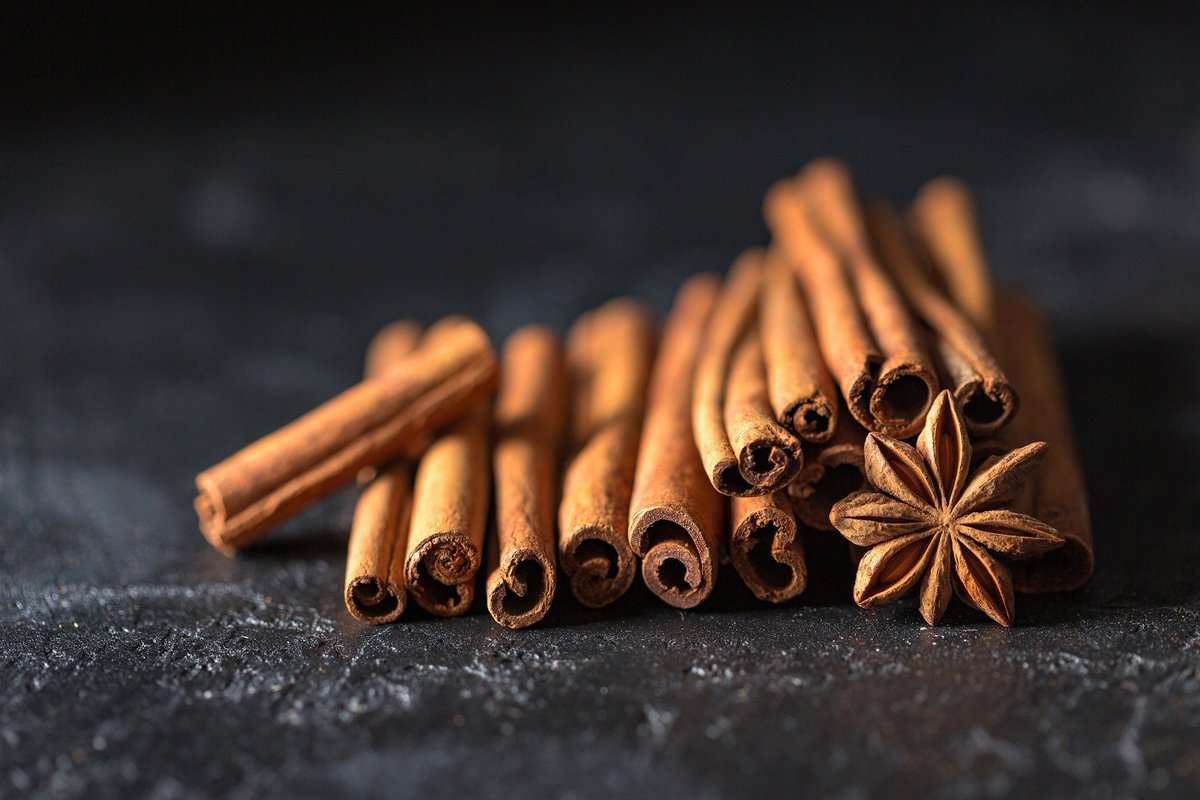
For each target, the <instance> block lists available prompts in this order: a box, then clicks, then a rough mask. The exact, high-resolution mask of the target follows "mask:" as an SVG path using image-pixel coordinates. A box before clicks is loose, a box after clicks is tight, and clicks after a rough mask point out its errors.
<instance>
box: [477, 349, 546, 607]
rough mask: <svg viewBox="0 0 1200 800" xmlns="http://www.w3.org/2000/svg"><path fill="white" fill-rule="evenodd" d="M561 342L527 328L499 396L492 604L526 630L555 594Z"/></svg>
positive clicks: (507, 357)
mask: <svg viewBox="0 0 1200 800" xmlns="http://www.w3.org/2000/svg"><path fill="white" fill-rule="evenodd" d="M565 405H566V371H565V367H564V364H563V353H562V345H561V344H560V343H559V341H558V337H557V336H556V335H555V334H554V333H553V332H552V331H550V330H549V329H547V328H543V327H540V326H527V327H525V328H521V329H520V330H518V331H517V332H516V333H514V334H513V335H512V336H511V337H509V340H508V342H507V344H506V345H505V347H504V355H503V363H502V367H501V375H500V391H499V394H498V396H497V398H496V411H495V438H496V442H495V449H494V451H493V455H492V464H493V470H494V474H495V482H496V546H495V548H494V549H493V556H492V570H491V574H490V575H489V576H488V579H487V606H488V611H489V612H490V613H491V615H492V618H493V619H495V620H496V622H498V623H500V624H501V625H504V626H506V627H509V628H525V627H528V626H530V625H533V624H534V623H536V622H538V621H540V620H541V619H542V618H543V617H544V616H546V612H547V611H549V610H550V604H551V603H552V602H553V600H554V591H555V585H556V576H555V568H554V527H553V526H554V503H555V499H556V498H555V496H554V494H555V470H556V467H557V463H556V461H557V458H556V456H557V452H558V448H559V439H560V437H561V436H562V429H563V423H564V420H565V417H566V409H565Z"/></svg>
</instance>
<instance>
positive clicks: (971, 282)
mask: <svg viewBox="0 0 1200 800" xmlns="http://www.w3.org/2000/svg"><path fill="white" fill-rule="evenodd" d="M909 218H910V220H911V222H912V225H913V228H914V229H915V230H916V233H917V235H918V237H919V238H920V239H921V241H922V242H923V243H924V245H925V247H926V248H927V249H928V252H929V255H930V260H931V261H932V262H933V264H934V266H937V267H940V268H941V269H940V274H941V278H942V280H943V281H944V282H945V286H946V290H947V293H948V294H949V296H950V297H951V298H952V299H953V300H954V302H955V304H956V305H957V306H958V307H959V308H961V309H962V312H963V313H964V314H965V315H966V316H967V318H968V319H969V320H971V322H972V323H973V324H974V326H975V328H976V329H977V330H978V331H979V332H980V333H981V334H982V335H983V337H984V339H985V340H987V341H988V342H990V343H992V344H993V345H995V344H996V342H995V339H994V337H995V334H996V300H995V291H994V289H993V286H992V277H991V270H990V269H989V268H988V265H987V260H986V259H985V258H984V254H983V246H982V244H981V243H980V238H979V225H978V222H977V220H976V216H975V204H974V201H973V200H972V199H971V193H970V191H969V190H968V189H967V186H966V184H964V183H963V182H962V181H960V180H958V179H957V178H950V177H942V178H934V179H933V180H931V181H929V182H928V183H926V184H925V185H924V186H923V187H921V189H920V191H919V192H917V196H916V199H915V200H913V203H912V207H911V208H910V209H909Z"/></svg>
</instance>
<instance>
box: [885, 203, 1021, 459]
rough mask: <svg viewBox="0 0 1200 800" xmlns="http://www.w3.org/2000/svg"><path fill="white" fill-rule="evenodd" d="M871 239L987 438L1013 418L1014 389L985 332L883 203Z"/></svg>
mask: <svg viewBox="0 0 1200 800" xmlns="http://www.w3.org/2000/svg"><path fill="white" fill-rule="evenodd" d="M867 220H868V228H869V230H870V233H871V239H872V241H873V243H874V244H875V248H876V250H877V252H878V253H879V256H880V260H881V261H882V263H883V264H884V265H885V266H886V268H887V269H888V270H889V272H890V273H891V275H892V277H893V278H894V279H895V281H896V284H897V285H898V286H899V287H900V290H901V291H902V292H903V293H904V296H905V297H906V298H907V300H908V302H909V303H910V304H911V305H912V307H913V308H914V309H916V311H917V313H918V314H920V316H921V317H922V318H923V319H924V320H925V322H926V323H927V324H928V325H929V327H930V328H932V329H933V333H934V341H935V346H936V349H937V352H938V354H939V356H940V360H941V364H942V371H943V376H944V377H945V379H946V380H947V382H948V383H949V384H950V386H949V388H950V389H951V390H952V391H953V393H954V400H955V402H956V403H958V407H959V408H960V409H961V410H962V413H963V420H964V421H965V422H966V424H967V429H968V430H969V431H970V432H971V433H972V434H974V435H976V436H990V435H993V434H995V433H996V431H998V430H999V429H1000V428H1002V427H1003V426H1004V425H1006V424H1008V421H1009V420H1010V419H1012V416H1013V414H1014V413H1016V410H1017V393H1016V391H1015V390H1014V389H1013V387H1012V385H1011V384H1010V383H1009V381H1008V378H1007V377H1006V376H1005V374H1004V371H1003V370H1001V369H1000V365H999V364H998V363H997V362H996V359H995V358H994V357H993V356H992V352H991V350H990V349H989V347H988V345H987V344H986V343H985V341H984V338H983V336H982V335H981V334H980V333H979V331H977V330H976V329H975V326H974V325H973V324H972V323H971V321H970V320H968V319H967V317H966V316H965V315H964V314H963V313H962V312H960V311H959V309H958V308H957V307H956V306H955V305H954V304H953V303H952V302H951V301H950V300H949V299H948V298H947V297H946V295H944V294H943V293H942V291H941V290H940V289H939V288H938V287H937V286H935V285H934V284H933V282H932V281H931V280H930V277H929V276H930V273H929V268H928V265H926V264H922V263H921V262H920V261H919V260H918V258H919V256H918V255H917V250H916V249H915V248H914V247H913V244H912V241H911V240H910V239H909V236H908V232H907V231H906V230H905V229H904V224H903V223H902V222H901V220H900V217H899V215H897V214H896V212H895V210H894V209H893V208H892V207H891V206H890V205H889V204H888V203H886V202H885V201H876V202H874V203H872V204H871V206H870V208H869V209H868V213H867Z"/></svg>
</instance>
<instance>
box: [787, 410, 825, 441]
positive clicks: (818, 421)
mask: <svg viewBox="0 0 1200 800" xmlns="http://www.w3.org/2000/svg"><path fill="white" fill-rule="evenodd" d="M795 425H796V430H797V431H803V432H804V433H807V434H809V435H810V436H817V435H818V434H822V433H824V432H825V431H827V430H829V415H828V414H825V413H822V412H821V411H819V410H817V409H815V408H806V409H805V410H804V413H803V415H802V416H801V417H800V419H798V420H796V423H795Z"/></svg>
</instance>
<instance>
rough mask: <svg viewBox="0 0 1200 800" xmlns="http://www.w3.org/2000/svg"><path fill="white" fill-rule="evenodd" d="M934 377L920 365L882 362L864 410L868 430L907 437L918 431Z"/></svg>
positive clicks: (932, 393)
mask: <svg viewBox="0 0 1200 800" xmlns="http://www.w3.org/2000/svg"><path fill="white" fill-rule="evenodd" d="M937 391H938V379H937V377H936V376H935V375H934V374H933V372H932V370H930V369H929V368H928V367H926V366H924V365H921V364H899V365H896V366H890V365H885V367H884V369H883V370H882V371H881V373H880V375H879V378H878V380H877V381H876V383H875V386H874V388H873V389H872V390H871V394H870V399H869V401H868V409H869V411H870V413H871V417H872V418H873V419H874V423H873V424H869V425H868V427H869V428H870V429H871V430H874V431H878V432H879V433H883V434H886V435H888V436H894V437H895V438H897V439H907V438H908V437H909V436H912V435H913V434H915V433H917V432H918V431H919V430H921V426H922V425H923V424H924V423H925V415H926V414H927V413H928V412H929V407H930V406H931V405H933V398H934V396H935V395H936V394H937Z"/></svg>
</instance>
